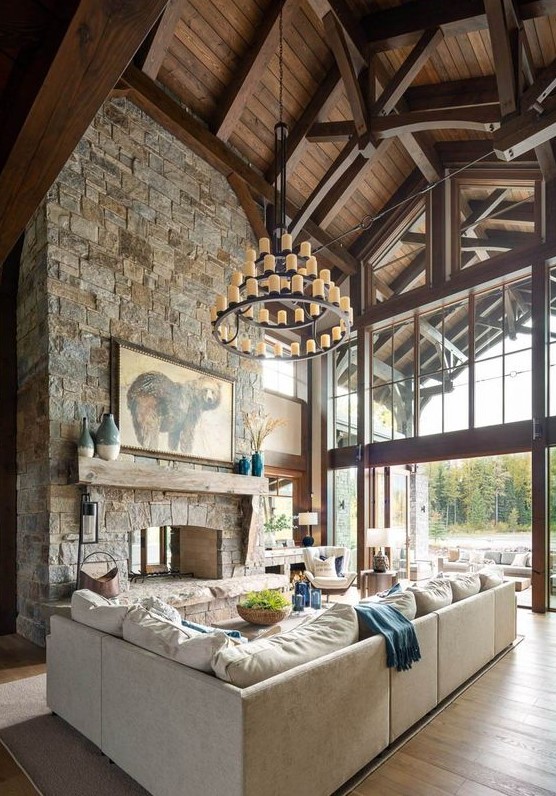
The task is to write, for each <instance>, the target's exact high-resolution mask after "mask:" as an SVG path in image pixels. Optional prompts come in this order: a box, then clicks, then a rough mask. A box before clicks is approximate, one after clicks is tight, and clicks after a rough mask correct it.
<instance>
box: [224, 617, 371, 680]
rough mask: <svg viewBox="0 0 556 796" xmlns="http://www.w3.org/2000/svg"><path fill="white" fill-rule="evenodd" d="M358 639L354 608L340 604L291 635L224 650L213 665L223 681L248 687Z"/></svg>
mask: <svg viewBox="0 0 556 796" xmlns="http://www.w3.org/2000/svg"><path fill="white" fill-rule="evenodd" d="M357 638H358V624H357V614H356V613H355V610H354V608H353V607H352V606H351V605H347V604H345V603H337V604H336V605H333V606H332V607H331V608H328V609H327V610H326V611H325V612H324V613H323V614H321V615H320V616H318V617H317V618H316V619H315V620H314V621H312V622H308V623H307V624H304V625H302V626H301V627H296V628H295V629H294V630H290V632H289V633H285V634H283V635H279V636H273V637H272V638H264V639H260V640H255V641H251V642H250V643H249V644H242V645H240V646H236V647H228V648H226V649H221V650H219V651H218V652H217V653H216V654H215V656H214V658H213V661H212V664H213V669H214V673H215V675H216V676H217V677H219V678H220V679H221V680H225V681H226V682H228V683H233V685H236V686H238V687H239V688H246V687H247V686H250V685H254V684H255V683H260V682H261V681H262V680H267V679H268V678H269V677H274V675H277V674H281V673H282V672H287V671H289V669H293V668H294V667H296V666H300V665H301V664H303V663H309V662H310V661H314V660H316V659H317V658H322V656H323V655H328V654H329V653H331V652H336V651H337V650H341V649H344V648H345V647H349V646H350V645H351V644H355V642H356V641H357Z"/></svg>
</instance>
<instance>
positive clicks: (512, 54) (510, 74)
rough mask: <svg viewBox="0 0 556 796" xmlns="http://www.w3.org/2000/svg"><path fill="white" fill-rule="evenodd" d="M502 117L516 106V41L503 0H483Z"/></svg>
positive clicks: (515, 108) (513, 111)
mask: <svg viewBox="0 0 556 796" xmlns="http://www.w3.org/2000/svg"><path fill="white" fill-rule="evenodd" d="M484 4H485V11H486V15H487V21H488V29H489V33H490V42H491V46H492V54H493V57H494V66H495V74H496V81H497V84H498V97H499V100H500V112H501V115H502V117H504V116H508V115H509V114H512V113H515V112H516V110H517V107H518V106H517V94H518V83H517V63H518V58H517V45H518V38H517V35H516V28H515V23H514V24H512V23H513V20H512V21H508V19H507V17H506V13H505V10H504V0H484Z"/></svg>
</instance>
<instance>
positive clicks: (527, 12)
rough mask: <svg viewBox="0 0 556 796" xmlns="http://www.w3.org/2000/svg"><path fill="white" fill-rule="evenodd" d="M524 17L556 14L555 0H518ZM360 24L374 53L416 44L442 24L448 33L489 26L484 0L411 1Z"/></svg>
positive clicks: (376, 13) (443, 29)
mask: <svg viewBox="0 0 556 796" xmlns="http://www.w3.org/2000/svg"><path fill="white" fill-rule="evenodd" d="M517 8H518V10H519V14H520V17H521V19H536V18H537V17H543V16H548V15H550V14H555V13H556V0H517ZM361 26H362V28H363V30H364V32H365V34H366V36H367V39H368V41H369V45H370V47H371V49H372V50H374V51H375V52H379V51H384V50H395V49H398V48H399V47H408V46H409V45H411V44H415V42H416V41H418V40H419V38H420V37H421V36H422V35H423V32H424V31H425V29H426V28H431V27H439V28H442V31H443V33H444V35H445V36H459V35H462V34H464V33H472V32H474V31H477V30H486V28H487V27H488V24H487V17H486V13H485V8H484V4H483V1H482V0H456V1H455V2H452V3H431V2H430V0H412V1H410V2H408V3H403V4H402V5H400V6H394V7H391V8H386V9H382V10H380V11H376V12H374V13H372V14H368V15H367V16H365V17H363V19H362V20H361Z"/></svg>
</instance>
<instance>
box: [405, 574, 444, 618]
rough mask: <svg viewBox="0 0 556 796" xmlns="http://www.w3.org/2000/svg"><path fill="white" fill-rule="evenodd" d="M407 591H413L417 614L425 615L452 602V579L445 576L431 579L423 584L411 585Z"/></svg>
mask: <svg viewBox="0 0 556 796" xmlns="http://www.w3.org/2000/svg"><path fill="white" fill-rule="evenodd" d="M407 591H410V592H413V594H414V596H415V604H416V606H417V613H416V616H425V614H430V613H432V612H433V611H438V609H439V608H444V607H445V606H446V605H450V603H451V602H452V587H451V586H450V581H449V580H448V579H444V578H437V579H435V580H429V581H428V582H427V583H424V584H423V585H415V586H409V588H408V589H407Z"/></svg>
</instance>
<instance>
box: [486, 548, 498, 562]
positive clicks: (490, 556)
mask: <svg viewBox="0 0 556 796" xmlns="http://www.w3.org/2000/svg"><path fill="white" fill-rule="evenodd" d="M485 561H492V563H493V564H501V563H502V553H501V552H500V550H485Z"/></svg>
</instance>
